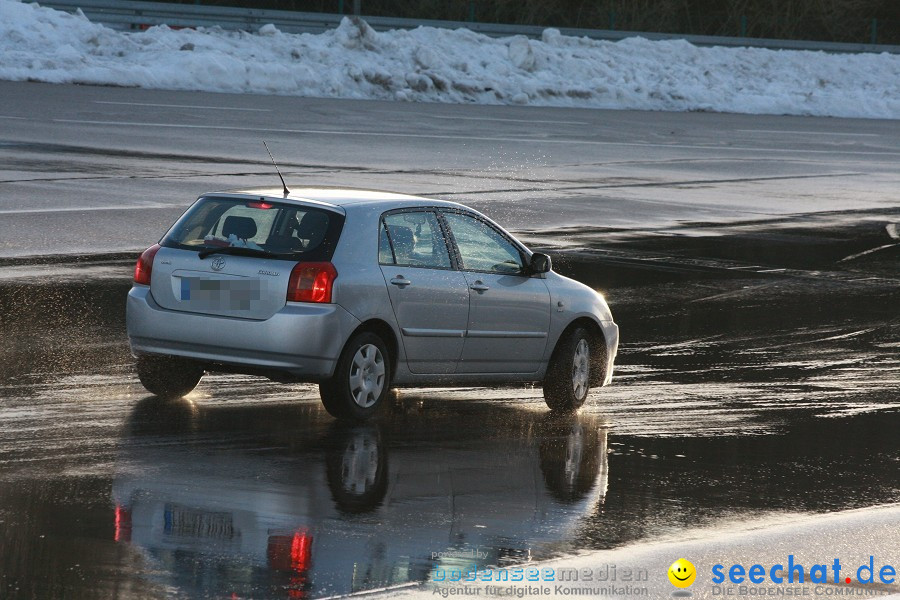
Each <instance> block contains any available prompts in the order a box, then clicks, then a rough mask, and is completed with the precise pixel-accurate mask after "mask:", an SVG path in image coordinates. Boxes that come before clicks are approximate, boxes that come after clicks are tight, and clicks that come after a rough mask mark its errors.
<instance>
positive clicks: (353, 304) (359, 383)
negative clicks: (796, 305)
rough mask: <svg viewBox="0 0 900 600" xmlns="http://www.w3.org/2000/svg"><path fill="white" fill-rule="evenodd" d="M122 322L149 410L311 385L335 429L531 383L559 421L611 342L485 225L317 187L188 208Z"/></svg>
mask: <svg viewBox="0 0 900 600" xmlns="http://www.w3.org/2000/svg"><path fill="white" fill-rule="evenodd" d="M127 323H128V337H129V340H130V343H131V350H132V353H133V354H134V356H135V357H136V359H137V371H138V375H139V377H140V380H141V383H143V385H144V387H146V388H147V390H149V391H150V392H152V393H154V394H156V395H158V396H161V397H178V396H183V395H185V394H187V393H188V392H190V391H191V390H192V389H194V387H195V386H196V385H197V383H198V382H199V381H200V378H201V377H202V376H203V373H204V372H205V371H225V372H232V373H250V374H258V375H262V376H266V377H269V378H271V379H273V380H276V381H287V382H315V383H318V384H319V390H320V394H321V397H322V402H323V404H324V405H325V408H326V409H327V410H328V412H329V413H331V414H332V415H334V416H335V417H338V418H346V419H367V418H369V417H371V416H372V415H374V414H375V413H376V411H377V409H378V407H379V405H381V404H383V403H384V399H385V397H386V396H387V395H388V393H389V390H390V389H391V388H396V387H408V386H468V385H499V384H511V383H527V382H531V383H542V384H543V388H544V398H545V399H546V401H547V405H548V406H549V407H550V408H551V409H553V410H560V411H570V410H575V409H577V408H579V407H580V406H581V405H582V404H583V403H584V401H585V399H586V398H587V395H588V391H589V389H590V387H591V386H599V385H606V384H608V383H609V382H610V380H611V379H612V371H613V361H614V359H615V356H616V351H617V348H618V339H619V334H618V327H617V326H616V324H615V323H614V322H613V319H612V315H611V314H610V311H609V307H608V306H607V305H606V302H605V301H604V299H603V297H602V296H601V295H600V294H598V293H597V292H595V291H594V290H592V289H590V288H589V287H587V286H585V285H582V284H581V283H578V282H576V281H573V280H571V279H568V278H566V277H563V276H561V275H558V274H556V273H554V272H553V271H552V270H551V264H550V257H548V256H547V255H545V254H539V253H532V252H531V251H529V250H528V248H526V247H525V246H524V245H522V244H521V243H519V242H518V241H517V240H516V239H515V238H514V237H513V236H512V235H510V234H509V233H507V232H506V231H505V230H503V228H501V227H500V226H499V225H497V224H496V223H494V222H493V221H491V220H490V219H488V218H487V217H485V216H484V215H482V214H480V213H478V212H476V211H474V210H472V209H470V208H468V207H465V206H463V205H461V204H456V203H453V202H444V201H439V200H430V199H427V198H418V197H415V196H405V195H400V194H389V193H383V192H372V191H360V190H350V189H329V188H310V189H299V190H295V191H293V192H291V193H289V194H288V193H282V190H272V189H263V190H246V191H234V192H217V193H211V194H206V195H204V196H201V197H200V198H199V199H198V200H197V201H196V202H195V203H194V204H193V205H192V206H191V207H190V208H189V209H188V210H187V211H186V212H185V213H184V215H182V217H181V218H180V219H179V220H178V221H177V222H176V223H175V225H173V226H172V228H171V229H170V230H169V232H168V233H167V234H166V235H165V236H164V237H163V238H162V240H160V242H159V243H158V244H155V245H153V246H152V247H150V248H148V249H147V250H146V251H145V252H144V253H143V254H142V255H141V257H140V259H139V260H138V262H137V265H136V267H135V271H134V285H133V287H132V288H131V291H130V292H129V294H128V303H127Z"/></svg>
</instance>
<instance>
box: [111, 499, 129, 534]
mask: <svg viewBox="0 0 900 600" xmlns="http://www.w3.org/2000/svg"><path fill="white" fill-rule="evenodd" d="M114 539H115V540H116V541H117V542H130V541H131V511H130V510H128V509H127V508H123V507H121V506H119V505H118V504H116V533H115V538H114Z"/></svg>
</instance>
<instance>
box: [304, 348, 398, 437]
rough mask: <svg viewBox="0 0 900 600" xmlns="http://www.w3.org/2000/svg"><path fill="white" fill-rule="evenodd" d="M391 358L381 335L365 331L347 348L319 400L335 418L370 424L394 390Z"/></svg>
mask: <svg viewBox="0 0 900 600" xmlns="http://www.w3.org/2000/svg"><path fill="white" fill-rule="evenodd" d="M392 375H393V373H392V372H391V357H390V354H389V353H388V349H387V345H386V344H385V343H384V340H382V339H381V338H380V337H379V336H378V335H376V334H375V333H372V332H371V331H364V332H362V333H359V334H357V335H355V336H353V337H352V338H350V341H348V342H347V344H346V345H345V346H344V350H343V351H342V352H341V356H340V358H338V362H337V366H336V367H335V369H334V375H333V376H332V377H331V378H330V379H328V380H327V381H323V382H322V383H320V384H319V396H320V397H321V398H322V404H323V405H325V410H327V411H328V412H329V414H331V416H333V417H335V418H337V419H342V420H348V421H366V420H368V419H371V418H372V417H374V416H375V414H376V413H377V412H378V409H379V408H381V406H382V405H384V404H385V402H384V399H385V398H386V397H387V396H388V394H389V393H390V389H391V376H392Z"/></svg>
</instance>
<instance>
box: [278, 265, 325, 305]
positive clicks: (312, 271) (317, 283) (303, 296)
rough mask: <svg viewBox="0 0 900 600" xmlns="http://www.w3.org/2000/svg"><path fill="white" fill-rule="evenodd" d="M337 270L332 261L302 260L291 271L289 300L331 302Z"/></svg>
mask: <svg viewBox="0 0 900 600" xmlns="http://www.w3.org/2000/svg"><path fill="white" fill-rule="evenodd" d="M337 275H338V274H337V270H336V269H335V268H334V265H333V264H331V263H330V262H301V263H297V264H296V266H294V269H293V270H292V271H291V279H290V282H289V283H288V291H287V299H288V302H331V288H332V286H333V285H334V280H335V278H336V277H337Z"/></svg>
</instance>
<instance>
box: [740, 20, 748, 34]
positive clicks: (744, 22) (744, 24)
mask: <svg viewBox="0 0 900 600" xmlns="http://www.w3.org/2000/svg"><path fill="white" fill-rule="evenodd" d="M741 37H747V15H741Z"/></svg>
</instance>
